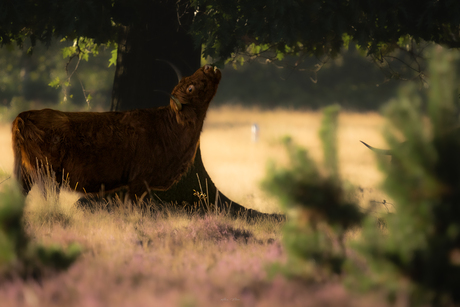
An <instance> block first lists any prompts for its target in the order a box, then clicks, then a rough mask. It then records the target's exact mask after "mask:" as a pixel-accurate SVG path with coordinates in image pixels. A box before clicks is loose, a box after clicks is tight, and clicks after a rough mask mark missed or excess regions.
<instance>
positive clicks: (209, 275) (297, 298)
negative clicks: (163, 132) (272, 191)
mask: <svg viewBox="0 0 460 307" xmlns="http://www.w3.org/2000/svg"><path fill="white" fill-rule="evenodd" d="M79 210H80V212H79V214H77V215H76V216H75V218H74V219H73V220H72V223H70V224H65V225H63V224H62V223H60V222H57V221H56V222H55V223H48V224H47V225H41V224H39V223H36V221H37V220H36V219H31V220H29V222H28V228H27V230H28V232H29V233H30V234H33V237H34V240H36V241H38V242H42V243H44V244H49V243H58V244H62V245H66V244H68V243H69V242H77V243H79V244H80V245H81V246H84V252H83V255H82V256H81V257H80V258H79V259H78V260H77V262H76V263H75V264H74V265H73V266H71V267H70V268H69V269H68V270H67V271H66V272H62V273H59V274H56V275H53V276H49V277H46V278H44V279H42V280H41V281H40V282H37V281H34V280H26V281H24V280H20V279H14V280H11V281H9V282H7V283H4V284H2V287H0V297H2V306H30V305H37V306H280V305H289V306H318V304H320V305H322V304H329V305H337V306H338V305H340V306H366V304H365V303H363V302H362V300H361V299H357V298H355V297H352V296H350V295H349V294H347V293H346V291H345V290H344V289H343V288H342V286H340V285H339V284H336V283H332V282H331V283H328V284H326V285H322V286H321V287H319V286H318V285H306V284H304V283H302V282H301V281H298V280H288V279H286V278H284V277H281V276H275V277H274V278H270V277H269V276H268V274H267V271H268V268H269V266H270V265H272V264H273V263H275V262H280V263H284V262H285V261H286V254H285V251H284V249H283V247H282V246H281V243H280V239H281V237H280V236H281V228H282V223H279V222H275V221H259V222H257V223H254V224H248V223H246V222H245V221H243V220H236V221H235V220H231V219H230V218H227V217H226V216H222V215H217V216H216V215H205V216H204V217H200V216H193V215H188V214H186V213H184V212H176V213H171V214H169V215H167V214H153V215H151V214H145V213H143V212H142V211H141V210H140V209H137V208H136V207H134V208H129V209H127V208H126V207H120V208H116V209H115V210H112V211H110V212H109V211H107V210H103V209H96V210H95V211H93V212H89V210H84V209H79ZM34 221H35V222H34Z"/></svg>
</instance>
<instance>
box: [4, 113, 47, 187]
mask: <svg viewBox="0 0 460 307" xmlns="http://www.w3.org/2000/svg"><path fill="white" fill-rule="evenodd" d="M22 114H23V113H21V114H19V115H18V117H16V119H15V120H14V121H13V127H12V131H11V135H12V145H13V155H14V169H13V175H14V177H16V180H18V181H19V183H20V184H21V185H22V188H23V191H24V193H28V192H29V191H30V188H31V185H32V181H33V177H34V175H36V174H35V173H36V163H37V162H36V161H37V159H38V160H40V159H41V158H42V157H41V155H42V153H41V149H40V146H41V145H42V143H43V135H44V132H43V131H42V130H40V129H39V128H38V127H36V126H35V125H34V124H32V123H29V124H28V123H27V120H26V121H25V120H24V119H23V118H22Z"/></svg>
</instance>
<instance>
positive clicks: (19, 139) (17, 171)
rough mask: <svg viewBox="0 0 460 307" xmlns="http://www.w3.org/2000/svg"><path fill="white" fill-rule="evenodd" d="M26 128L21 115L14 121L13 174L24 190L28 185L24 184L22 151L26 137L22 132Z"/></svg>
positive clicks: (12, 132)
mask: <svg viewBox="0 0 460 307" xmlns="http://www.w3.org/2000/svg"><path fill="white" fill-rule="evenodd" d="M23 130H24V120H23V119H22V118H20V117H19V116H18V117H16V119H15V120H14V121H13V128H12V131H11V134H12V138H13V139H12V144H13V155H14V169H13V175H14V177H15V178H16V180H17V181H18V182H20V183H21V185H22V188H23V190H24V192H26V187H25V186H24V178H23V174H22V152H23V149H22V148H23V146H24V137H23V136H22V134H21V132H22V131H23Z"/></svg>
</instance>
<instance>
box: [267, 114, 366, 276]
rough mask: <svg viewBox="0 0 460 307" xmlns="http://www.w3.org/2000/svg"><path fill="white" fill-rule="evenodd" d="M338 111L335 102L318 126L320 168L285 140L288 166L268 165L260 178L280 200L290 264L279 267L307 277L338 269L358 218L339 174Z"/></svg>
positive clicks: (358, 214) (305, 153)
mask: <svg viewBox="0 0 460 307" xmlns="http://www.w3.org/2000/svg"><path fill="white" fill-rule="evenodd" d="M338 114H339V108H338V106H332V107H329V108H326V109H325V111H324V119H323V122H322V127H321V130H320V136H321V140H322V143H323V149H324V156H325V162H324V167H323V169H322V170H321V169H319V168H318V167H317V166H316V164H315V162H314V161H313V160H312V159H311V158H310V157H309V156H308V153H307V151H306V150H305V149H303V148H301V147H299V146H297V145H296V144H295V143H294V142H293V141H292V140H291V139H290V138H285V139H284V141H283V142H284V146H285V147H286V150H287V153H288V155H289V161H290V164H289V166H288V167H287V168H280V167H277V166H276V165H275V164H273V163H272V164H271V165H269V168H268V171H267V176H266V178H265V180H264V182H263V188H264V189H265V190H266V191H267V192H269V193H270V194H272V195H274V196H276V197H277V198H279V200H280V202H281V204H282V206H283V209H284V210H285V211H286V212H287V216H288V219H287V222H286V225H285V227H284V230H283V241H284V244H285V246H286V248H287V250H288V254H289V263H288V265H287V266H286V267H284V268H283V270H284V271H285V272H286V273H288V274H295V275H298V274H300V275H301V276H303V277H306V278H307V279H310V278H312V279H315V280H318V279H324V278H327V277H330V276H332V275H335V274H340V273H341V272H342V269H343V267H342V266H343V263H344V261H345V257H346V253H345V246H344V240H345V233H346V232H347V231H348V230H349V229H351V228H352V227H354V226H356V225H359V224H360V221H361V219H362V218H363V213H362V212H361V211H360V210H359V208H358V207H357V206H356V205H355V203H354V202H352V201H350V199H349V194H348V192H347V191H346V190H345V189H344V187H343V183H342V181H341V179H340V176H339V171H338V162H337V148H336V130H337V117H338ZM294 272H296V273H294Z"/></svg>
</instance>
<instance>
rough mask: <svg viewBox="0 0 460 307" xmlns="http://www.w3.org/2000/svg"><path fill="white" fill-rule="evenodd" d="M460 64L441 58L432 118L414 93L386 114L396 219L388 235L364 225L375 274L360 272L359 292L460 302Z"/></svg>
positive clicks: (410, 301)
mask: <svg viewBox="0 0 460 307" xmlns="http://www.w3.org/2000/svg"><path fill="white" fill-rule="evenodd" d="M458 60H459V56H458V52H447V51H443V52H441V50H439V49H438V50H437V52H435V53H434V55H433V59H432V61H431V64H430V73H431V75H430V79H431V85H430V100H429V102H428V105H427V108H426V115H424V113H423V112H422V108H421V105H420V103H419V100H418V99H417V96H416V95H415V93H414V91H411V90H410V89H408V90H406V91H405V92H404V93H403V94H404V95H402V96H401V97H400V98H399V99H398V100H397V101H394V102H393V103H391V104H389V105H388V107H386V108H385V110H384V113H385V114H386V117H387V118H388V121H389V124H390V125H389V126H388V127H387V129H386V130H385V132H384V136H385V138H386V141H387V143H388V144H389V146H390V148H391V151H392V155H393V157H392V163H391V164H388V163H386V161H384V160H385V158H384V157H378V159H379V164H380V167H381V169H382V170H383V172H384V173H385V175H386V179H385V180H384V182H383V188H384V190H385V191H386V193H387V194H388V195H389V196H390V197H391V198H393V199H394V203H395V211H396V212H395V214H388V215H387V216H386V217H385V220H386V226H387V229H386V231H385V232H381V231H378V230H377V229H376V228H375V226H374V225H372V224H373V223H372V221H371V220H367V221H366V222H365V223H364V225H365V226H364V228H363V231H362V240H361V241H360V242H359V243H358V244H357V250H358V251H360V252H361V255H363V256H364V258H365V262H366V264H367V266H368V268H369V269H368V270H362V265H356V264H355V266H354V267H353V268H354V269H355V270H354V281H355V283H356V285H358V286H360V287H361V288H362V289H380V290H383V291H384V292H385V293H386V295H387V296H388V298H389V299H390V301H391V302H394V301H395V300H396V299H397V298H398V297H401V295H405V296H406V297H407V305H409V306H417V305H423V306H427V305H432V306H451V305H453V304H455V305H456V304H459V303H460V292H459V291H458V290H459V285H460V203H459V202H460V160H459V156H460V137H459V136H460V135H459V133H460V130H459V128H458V127H459V125H458V120H459V118H458V115H459V114H460V113H459V112H460V105H459V99H458V92H457V86H458V79H456V77H455V72H454V71H453V70H452V63H454V62H458ZM401 138H403V139H405V142H404V143H402V144H401Z"/></svg>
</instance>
